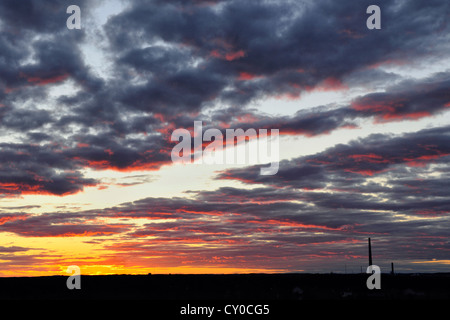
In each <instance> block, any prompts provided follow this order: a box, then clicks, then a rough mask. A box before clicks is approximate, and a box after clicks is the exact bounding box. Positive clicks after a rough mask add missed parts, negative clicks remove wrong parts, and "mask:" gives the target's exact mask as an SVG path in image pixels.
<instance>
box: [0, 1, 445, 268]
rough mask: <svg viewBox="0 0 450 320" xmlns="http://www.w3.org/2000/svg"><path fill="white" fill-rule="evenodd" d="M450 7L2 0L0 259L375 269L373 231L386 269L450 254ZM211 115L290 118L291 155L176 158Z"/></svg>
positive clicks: (24, 264)
mask: <svg viewBox="0 0 450 320" xmlns="http://www.w3.org/2000/svg"><path fill="white" fill-rule="evenodd" d="M94 3H95V5H94ZM72 4H75V5H78V6H79V7H80V8H81V30H69V29H67V27H66V19H67V18H68V17H69V14H67V13H66V8H67V7H68V6H69V5H72ZM371 4H377V5H378V6H380V8H381V29H380V30H369V29H368V28H367V27H366V20H367V18H368V17H369V15H368V14H367V13H366V9H367V7H368V6H369V5H371ZM449 21H450V2H449V1H447V0H410V1H408V0H391V1H382V0H380V1H372V0H370V1H366V0H361V1H353V0H345V1H334V0H320V1H313V0H304V1H303V0H302V1H300V0H279V1H275V0H272V1H270V0H266V1H263V0H261V1H256V0H255V1H254V0H249V1H247V0H246V1H240V0H229V1H227V0H222V1H221V0H184V1H182V0H154V1H131V0H130V1H127V0H122V1H119V0H116V1H103V2H101V1H95V2H94V1H85V0H83V1H75V0H49V1H38V0H34V1H31V0H21V1H16V0H2V1H0V276H18V275H48V274H65V270H66V269H67V266H69V265H78V266H79V267H80V268H81V272H82V273H84V274H96V273H100V274H107V273H148V272H152V273H165V272H167V273H168V272H171V273H203V272H205V273H235V272H298V271H305V272H330V271H333V272H344V271H345V270H347V272H359V271H360V270H361V268H365V267H367V264H368V259H367V238H368V237H371V239H372V244H373V255H374V257H373V261H374V264H377V265H379V266H380V267H381V270H382V271H385V272H388V271H390V263H391V262H394V263H395V265H396V270H397V271H400V272H411V271H414V272H416V271H418V272H431V271H449V269H450V240H449V237H450V231H449V230H450V192H449V191H450V117H449V116H450V67H449V66H450V54H449V52H450V24H449ZM194 121H203V127H204V129H206V128H217V129H219V130H221V131H222V132H225V131H226V129H227V128H231V129H236V128H243V129H248V128H254V129H256V130H259V129H279V130H280V150H279V151H280V166H279V171H278V173H277V174H276V175H272V176H264V175H260V167H261V166H262V165H263V164H262V163H260V164H256V165H252V164H250V163H245V164H223V165H207V164H199V163H193V164H173V163H172V161H171V156H170V155H171V150H172V148H173V147H174V145H175V142H172V141H171V139H170V137H171V134H172V132H173V131H174V130H175V129H178V128H185V129H188V130H190V131H191V132H192V131H193V125H194ZM253 143H255V140H254V139H250V141H249V142H248V143H247V144H248V145H251V144H253Z"/></svg>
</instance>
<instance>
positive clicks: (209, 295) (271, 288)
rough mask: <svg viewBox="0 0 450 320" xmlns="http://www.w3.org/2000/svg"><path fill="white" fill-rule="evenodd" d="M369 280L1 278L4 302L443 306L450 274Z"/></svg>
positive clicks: (359, 277) (256, 276) (360, 276)
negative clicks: (373, 283)
mask: <svg viewBox="0 0 450 320" xmlns="http://www.w3.org/2000/svg"><path fill="white" fill-rule="evenodd" d="M368 277H369V275H368V274H245V275H114V276H83V275H82V276H81V289H80V290H75V289H74V290H69V289H68V288H67V287H66V280H67V278H68V277H66V276H52V277H29V278H25V277H24V278H0V299H2V300H5V299H7V300H11V299H12V300H22V299H45V300H48V299H64V300H66V299H89V300H99V299H108V300H109V299H119V300H122V299H133V300H136V299H139V300H142V299H143V300H179V301H194V300H202V301H205V300H207V301H212V300H233V301H272V300H277V301H282V300H289V301H293V300H309V301H311V300H337V301H341V300H435V299H438V300H442V299H446V300H449V299H450V274H447V273H442V274H397V275H394V276H393V275H390V274H382V275H381V289H380V290H375V289H374V290H369V289H367V287H366V280H367V278H368Z"/></svg>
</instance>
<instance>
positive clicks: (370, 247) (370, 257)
mask: <svg viewBox="0 0 450 320" xmlns="http://www.w3.org/2000/svg"><path fill="white" fill-rule="evenodd" d="M371 265H372V246H371V245H370V238H369V266H371Z"/></svg>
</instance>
